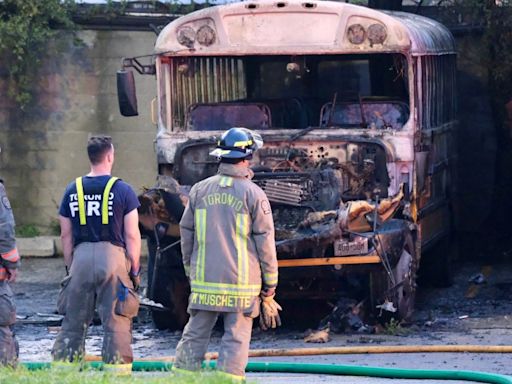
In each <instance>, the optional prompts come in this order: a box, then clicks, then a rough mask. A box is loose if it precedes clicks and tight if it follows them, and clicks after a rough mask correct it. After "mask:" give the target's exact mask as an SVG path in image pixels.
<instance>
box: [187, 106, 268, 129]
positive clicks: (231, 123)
mask: <svg viewBox="0 0 512 384" xmlns="http://www.w3.org/2000/svg"><path fill="white" fill-rule="evenodd" d="M271 126H272V116H271V112H270V108H269V106H268V105H266V104H264V103H255V102H241V101H237V102H224V103H197V104H192V105H190V106H189V108H188V111H187V130H189V131H225V130H228V129H229V128H232V127H245V128H249V129H254V130H260V129H269V127H271Z"/></svg>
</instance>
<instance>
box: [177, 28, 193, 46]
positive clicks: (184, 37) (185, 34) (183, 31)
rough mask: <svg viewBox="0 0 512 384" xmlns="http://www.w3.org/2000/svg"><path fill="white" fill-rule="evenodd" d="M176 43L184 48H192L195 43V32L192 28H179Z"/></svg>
mask: <svg viewBox="0 0 512 384" xmlns="http://www.w3.org/2000/svg"><path fill="white" fill-rule="evenodd" d="M176 35H177V36H176V37H177V40H178V43H180V44H181V45H184V46H185V47H188V48H192V47H193V46H194V42H195V41H196V32H195V31H194V29H193V28H192V27H187V26H185V27H181V28H180V29H178V31H177V32H176Z"/></svg>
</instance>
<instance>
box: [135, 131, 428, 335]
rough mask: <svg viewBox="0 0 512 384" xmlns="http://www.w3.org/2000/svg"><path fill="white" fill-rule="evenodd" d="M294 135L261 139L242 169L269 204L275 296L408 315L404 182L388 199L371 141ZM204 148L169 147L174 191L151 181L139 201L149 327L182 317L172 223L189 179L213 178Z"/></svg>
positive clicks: (412, 262) (208, 144)
mask: <svg viewBox="0 0 512 384" xmlns="http://www.w3.org/2000/svg"><path fill="white" fill-rule="evenodd" d="M304 133H305V132H304ZM301 137H302V135H301V134H300V133H297V134H296V135H295V136H294V137H292V138H290V139H287V140H275V136H274V137H273V139H274V140H272V139H270V138H268V137H265V136H264V139H265V140H266V143H265V147H264V148H262V149H260V150H259V151H258V152H257V153H256V154H255V156H254V159H253V164H254V165H253V166H252V170H253V172H254V178H253V181H254V182H255V183H256V184H257V185H259V186H260V187H261V188H262V189H263V190H264V191H265V193H266V194H267V197H268V199H269V201H270V202H271V205H272V210H273V217H274V222H275V236H276V248H277V253H278V259H279V266H280V285H279V295H280V298H281V299H282V300H286V301H288V300H289V301H290V302H293V300H299V299H301V300H303V299H309V300H320V301H323V302H330V303H333V307H335V308H336V306H335V303H336V302H338V300H340V299H343V298H345V297H351V298H354V299H355V300H356V301H357V302H358V303H360V304H361V303H364V304H365V305H366V307H368V308H370V309H373V310H374V311H370V312H371V313H377V312H380V313H382V309H384V310H385V311H386V312H388V314H392V316H395V317H397V318H401V319H405V318H407V317H409V316H410V314H411V313H412V310H413V306H414V293H415V274H416V269H417V267H418V260H417V258H416V257H415V255H416V249H415V236H416V234H415V225H414V224H413V223H412V221H411V220H410V217H409V212H408V210H409V204H408V196H407V195H408V194H407V192H406V188H408V187H407V185H403V184H402V185H400V188H399V190H398V191H397V193H396V194H395V195H393V196H388V185H389V177H388V172H387V169H386V153H385V149H384V148H383V147H382V146H381V145H380V144H378V140H374V139H371V138H366V139H361V138H351V140H350V141H348V140H347V141H344V140H342V139H341V138H333V137H332V136H331V135H329V141H330V142H335V143H336V144H329V141H322V140H321V139H318V140H317V141H316V142H312V141H309V140H308V141H305V142H304V141H301V140H300V139H301ZM214 144H215V141H212V140H196V141H188V142H187V143H186V144H184V145H183V146H181V147H180V149H179V150H178V153H177V158H179V159H180V160H179V162H178V163H177V164H176V165H177V167H176V169H175V170H179V169H180V168H179V167H180V166H182V167H184V168H183V169H184V170H185V169H186V173H183V174H181V182H182V183H184V184H181V185H180V184H178V182H177V181H176V180H175V179H174V178H172V177H170V176H160V177H159V180H158V182H157V184H156V185H155V187H154V188H152V189H148V190H146V191H145V192H144V193H143V194H142V195H141V196H140V200H141V208H140V220H141V227H142V228H143V231H144V232H143V233H145V234H146V235H147V237H148V243H149V245H150V247H149V248H150V253H151V254H152V256H151V257H150V262H149V273H148V275H149V290H148V297H149V298H150V299H151V300H153V301H155V302H160V303H162V304H163V305H164V307H165V308H164V309H156V310H154V311H153V318H154V320H155V324H156V326H157V327H158V328H180V327H182V326H183V325H184V324H185V322H186V319H187V314H186V306H187V299H188V293H189V289H190V288H189V286H188V281H187V279H186V277H185V274H184V271H183V265H182V262H181V253H180V247H179V220H180V218H181V215H182V213H183V210H184V207H185V205H186V202H187V192H188V190H189V189H190V186H191V185H192V184H193V182H194V181H196V180H201V179H203V178H205V177H208V176H210V175H212V174H214V173H215V172H216V167H217V162H216V161H215V160H213V158H211V157H210V158H209V157H208V153H209V152H210V151H211V149H212V148H213V147H214ZM185 165H186V168H185ZM155 224H156V225H155ZM144 228H146V229H144ZM151 228H153V229H152V230H151ZM376 308H377V309H378V308H380V311H375V309H376Z"/></svg>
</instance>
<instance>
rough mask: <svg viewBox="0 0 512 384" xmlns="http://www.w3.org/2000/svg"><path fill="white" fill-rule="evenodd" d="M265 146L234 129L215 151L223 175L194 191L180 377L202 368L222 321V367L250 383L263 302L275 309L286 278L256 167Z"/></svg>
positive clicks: (186, 242) (188, 214)
mask: <svg viewBox="0 0 512 384" xmlns="http://www.w3.org/2000/svg"><path fill="white" fill-rule="evenodd" d="M262 144H263V141H262V140H261V137H260V136H259V135H258V134H256V133H254V132H251V131H249V130H248V129H245V128H231V129H229V130H228V131H226V132H225V133H224V134H223V135H222V137H221V139H220V141H219V142H218V143H217V148H216V149H215V150H214V151H213V152H211V153H210V155H214V156H217V157H218V158H220V166H219V171H218V174H217V175H215V176H212V177H210V178H208V179H206V180H203V181H200V182H198V183H197V184H195V185H194V186H193V187H192V189H191V190H190V195H189V199H190V200H189V203H188V205H187V207H186V208H185V212H184V214H183V217H182V219H181V221H180V232H181V249H182V253H183V265H184V267H185V273H186V274H187V276H188V277H189V280H190V284H191V294H190V297H189V306H188V312H189V314H190V319H189V321H188V323H187V325H186V326H185V329H184V331H183V335H182V338H181V340H180V342H179V343H178V346H177V347H176V360H175V363H174V366H173V370H174V371H175V372H181V373H185V374H186V373H188V372H189V371H194V370H197V369H199V368H200V367H201V362H202V360H203V357H204V354H205V353H206V350H207V347H208V342H209V339H210V334H211V331H212V329H213V327H214V325H215V323H216V321H217V318H218V317H219V315H220V316H221V317H222V318H223V323H224V335H223V337H222V341H221V345H220V351H219V358H218V363H217V368H218V370H219V371H220V372H222V373H223V374H225V375H227V376H228V377H230V378H231V379H233V380H235V381H236V380H240V381H242V380H244V378H245V366H246V365H247V361H248V353H249V343H250V339H251V332H252V324H253V319H254V318H255V317H257V316H258V314H259V311H260V296H261V297H262V299H263V300H265V301H266V302H267V303H268V302H270V303H272V304H273V303H274V302H273V297H274V294H275V289H276V286H277V277H278V272H277V258H276V248H275V242H274V222H273V219H272V211H271V208H270V204H269V201H268V199H267V197H266V195H265V193H264V192H263V190H261V189H260V188H259V187H258V186H257V185H256V184H254V183H253V182H252V181H251V178H252V176H253V173H252V171H251V169H250V168H249V160H250V159H251V158H252V155H253V153H254V152H255V151H256V150H257V149H258V148H260V147H261V146H262ZM276 312H277V311H276ZM274 315H275V316H274V317H273V318H272V319H273V320H274V327H275V320H276V317H277V318H278V315H277V313H275V314H274Z"/></svg>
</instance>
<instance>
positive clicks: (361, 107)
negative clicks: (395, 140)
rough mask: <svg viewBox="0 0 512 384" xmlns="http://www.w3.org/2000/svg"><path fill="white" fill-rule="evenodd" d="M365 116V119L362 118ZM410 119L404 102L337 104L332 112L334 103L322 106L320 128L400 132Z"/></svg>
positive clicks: (364, 101) (366, 101)
mask: <svg viewBox="0 0 512 384" xmlns="http://www.w3.org/2000/svg"><path fill="white" fill-rule="evenodd" d="M362 115H364V119H363V118H362ZM408 119H409V106H408V105H407V104H406V103H404V102H402V101H396V100H393V101H389V100H387V101H385V100H379V101H373V100H372V101H368V100H362V101H361V103H359V102H357V101H351V102H337V103H336V107H335V108H334V113H333V112H332V102H329V103H326V104H324V105H323V106H322V109H321V111H320V126H321V127H327V126H337V127H361V128H370V127H372V126H374V127H375V128H376V129H386V128H391V129H396V130H400V129H401V128H402V127H403V126H404V124H405V123H406V122H407V120H408Z"/></svg>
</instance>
